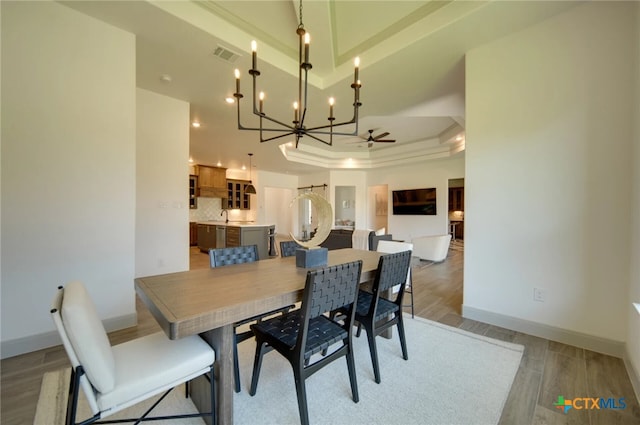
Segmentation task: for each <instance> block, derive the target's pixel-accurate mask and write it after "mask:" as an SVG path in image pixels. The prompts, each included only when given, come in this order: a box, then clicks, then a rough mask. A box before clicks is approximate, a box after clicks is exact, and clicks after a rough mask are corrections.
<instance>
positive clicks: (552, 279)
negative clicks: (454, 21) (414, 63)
mask: <svg viewBox="0 0 640 425" xmlns="http://www.w3.org/2000/svg"><path fill="white" fill-rule="evenodd" d="M636 7H637V5H636V4H634V3H633V2H617V3H613V2H592V3H588V4H584V5H581V6H578V7H575V8H573V9H571V10H570V11H568V12H565V13H563V14H561V15H558V16H556V17H553V18H551V19H549V20H547V21H545V22H543V23H541V24H538V25H536V26H534V27H531V28H529V29H527V30H525V31H522V32H520V33H516V34H513V35H511V36H508V37H505V38H503V39H501V40H498V41H496V42H493V43H490V44H487V45H485V46H482V47H480V48H478V49H475V50H473V51H471V52H469V53H468V55H467V59H466V64H467V73H466V78H467V80H466V87H467V114H466V119H467V121H466V122H467V133H466V136H467V143H466V145H467V151H466V173H465V174H466V176H465V288H464V312H465V315H469V313H487V312H488V313H490V314H489V315H486V316H482V317H483V318H484V319H485V320H494V321H495V320H497V321H500V320H502V319H507V320H510V319H514V320H513V321H512V322H511V323H512V324H515V325H521V326H522V327H526V325H528V324H532V323H535V324H536V326H534V327H533V328H532V329H529V331H530V333H531V332H546V331H548V332H549V335H548V336H550V337H552V338H553V337H554V333H555V334H556V335H555V336H560V337H567V338H573V337H576V338H577V340H576V341H577V342H579V343H581V342H585V340H584V339H582V340H581V337H582V336H585V335H586V336H587V337H592V338H591V343H594V344H596V345H597V344H598V343H599V341H604V342H605V346H608V348H612V349H613V350H614V351H618V353H617V354H622V351H623V350H622V347H623V346H624V344H623V341H625V340H626V339H627V335H628V332H627V323H628V321H629V319H628V315H629V313H628V312H629V309H630V303H629V300H628V294H629V283H630V267H631V260H632V257H631V255H630V251H629V247H630V242H631V239H630V230H631V229H632V228H633V227H634V222H635V220H637V218H636V219H634V220H632V216H631V213H630V207H631V202H630V200H631V198H632V188H631V184H630V181H631V171H632V167H633V166H635V167H638V166H640V163H638V162H637V159H636V162H635V163H632V159H631V153H632V143H631V141H632V140H633V137H634V132H633V126H634V124H633V123H634V122H636V121H637V116H634V115H633V111H634V106H635V105H637V101H638V99H637V91H634V90H630V87H635V84H636V83H637V75H634V68H633V63H634V58H637V55H638V50H637V43H638V37H637V32H636V30H635V25H636V24H637V22H636V21H637V13H636V12H635V8H636ZM636 72H637V71H636ZM636 202H637V201H636ZM636 217H637V214H636ZM636 228H637V227H636ZM636 240H637V236H636ZM636 273H637V270H636ZM635 279H637V276H636V278H635ZM534 288H541V289H543V290H544V292H545V298H546V299H545V302H543V303H541V302H535V301H534V300H533V290H534ZM476 317H477V316H476ZM564 331H566V332H564ZM563 332H564V333H563ZM543 336H544V335H543ZM587 339H589V338H587ZM607 342H608V343H607ZM636 356H637V354H636Z"/></svg>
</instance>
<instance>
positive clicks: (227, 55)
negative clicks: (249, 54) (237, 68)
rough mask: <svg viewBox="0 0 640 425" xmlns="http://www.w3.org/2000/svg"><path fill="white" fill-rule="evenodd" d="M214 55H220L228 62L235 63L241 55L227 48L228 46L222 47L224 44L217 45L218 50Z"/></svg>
mask: <svg viewBox="0 0 640 425" xmlns="http://www.w3.org/2000/svg"><path fill="white" fill-rule="evenodd" d="M213 55H214V56H217V57H219V58H220V59H222V60H224V61H226V62H230V63H233V62H235V61H236V59H238V58H239V57H240V55H239V54H237V53H235V52H232V51H231V50H229V49H227V48H226V47H222V46H218V47H216V50H214V51H213Z"/></svg>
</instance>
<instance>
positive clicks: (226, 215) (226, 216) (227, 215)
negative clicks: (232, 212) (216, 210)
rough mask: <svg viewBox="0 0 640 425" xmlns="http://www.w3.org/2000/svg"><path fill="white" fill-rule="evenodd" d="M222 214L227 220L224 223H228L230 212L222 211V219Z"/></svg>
mask: <svg viewBox="0 0 640 425" xmlns="http://www.w3.org/2000/svg"><path fill="white" fill-rule="evenodd" d="M225 213H226V214H225ZM222 214H225V218H226V220H225V221H224V222H225V223H228V222H229V211H228V210H222V211H220V217H222Z"/></svg>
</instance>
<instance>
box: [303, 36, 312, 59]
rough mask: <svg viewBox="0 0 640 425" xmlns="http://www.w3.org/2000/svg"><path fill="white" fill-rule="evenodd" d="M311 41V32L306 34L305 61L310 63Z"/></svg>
mask: <svg viewBox="0 0 640 425" xmlns="http://www.w3.org/2000/svg"><path fill="white" fill-rule="evenodd" d="M310 41H311V37H309V33H306V34H305V35H304V63H309V43H310Z"/></svg>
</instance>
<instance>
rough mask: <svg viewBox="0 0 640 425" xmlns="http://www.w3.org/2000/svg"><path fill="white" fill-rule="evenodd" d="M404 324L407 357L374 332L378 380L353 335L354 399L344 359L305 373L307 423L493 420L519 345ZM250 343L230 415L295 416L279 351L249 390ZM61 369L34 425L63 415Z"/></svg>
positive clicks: (47, 382)
mask: <svg viewBox="0 0 640 425" xmlns="http://www.w3.org/2000/svg"><path fill="white" fill-rule="evenodd" d="M405 327H406V333H407V345H408V351H409V360H408V361H405V360H403V359H402V352H401V350H400V342H399V340H398V337H397V333H395V332H394V337H393V339H391V340H387V339H384V338H380V337H378V339H377V343H378V355H379V359H380V373H381V377H382V382H381V383H380V384H376V383H375V382H374V380H373V368H372V366H371V359H370V356H369V349H368V346H367V340H366V337H365V335H364V332H363V335H362V336H361V337H360V338H354V346H355V357H356V368H357V371H356V372H357V378H358V389H359V393H360V402H359V403H357V404H356V403H353V401H352V399H351V389H350V386H349V377H348V374H347V365H346V360H342V359H339V360H337V361H335V362H334V363H332V364H331V365H329V366H327V367H325V368H324V369H322V370H320V371H319V372H317V373H316V374H315V375H313V376H312V377H311V378H309V379H307V399H308V402H309V419H310V421H311V423H312V424H438V425H443V424H474V425H476V424H478V425H480V424H497V423H498V421H499V419H500V415H501V413H502V409H503V407H504V403H505V402H506V400H507V396H508V394H509V390H510V389H511V384H512V383H513V379H514V377H515V374H516V372H517V370H518V366H519V365H520V360H521V358H522V352H523V350H524V347H523V346H521V345H516V344H510V343H506V342H502V341H498V340H494V339H491V338H486V337H483V336H479V335H476V334H472V333H469V332H466V331H462V330H459V329H456V328H452V327H449V326H445V325H441V324H439V323H435V322H432V321H429V320H425V319H419V318H416V319H411V318H406V319H405ZM254 350H255V344H254V343H252V342H251V341H247V342H243V343H241V344H240V345H239V354H240V371H241V375H242V378H241V379H242V386H243V388H242V392H241V393H240V394H236V395H235V398H234V423H236V424H247V425H254V424H297V423H300V419H299V415H298V405H297V398H296V393H295V387H294V382H293V372H292V371H291V366H290V365H289V363H288V362H287V361H286V360H284V359H283V358H282V356H280V355H279V354H277V353H275V352H271V353H269V354H267V355H266V356H265V358H264V360H263V364H262V372H261V375H260V381H259V383H258V390H257V394H256V395H255V397H251V396H250V395H249V393H248V388H249V385H250V380H251V372H252V369H253V355H254ZM63 373H64V371H59V372H51V373H47V374H45V377H44V379H43V383H42V389H41V395H40V400H39V402H38V410H37V412H36V421H35V424H36V425H45V424H46V425H52V424H57V423H62V422H55V419H54V418H56V417H60V418H62V417H64V412H60V413H55V411H56V409H58V410H59V408H57V407H56V406H59V405H64V403H66V401H65V402H64V403H59V402H60V397H63V398H65V399H66V394H65V393H66V391H67V389H66V386H67V381H65V380H64V378H62V377H61V375H62V374H63ZM56 395H57V396H56ZM179 404H181V405H182V406H180V407H179V406H178V405H179ZM160 406H162V408H163V412H158V414H162V413H166V412H176V411H178V409H187V410H188V409H193V405H192V404H191V403H190V401H189V400H186V399H185V398H184V390H182V389H180V390H178V391H175V390H174V392H173V396H172V397H171V399H170V400H165V401H164V402H163V403H162V404H161V405H160ZM131 409H132V408H131ZM131 409H128V410H127V411H125V412H124V414H125V415H126V414H128V413H129V412H130V411H131ZM139 410H141V411H143V410H144V409H143V408H140V409H139ZM182 411H184V410H182ZM154 423H160V424H161V423H164V422H154ZM172 423H180V424H195V423H197V424H201V423H202V421H201V419H195V420H183V421H180V422H172Z"/></svg>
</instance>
